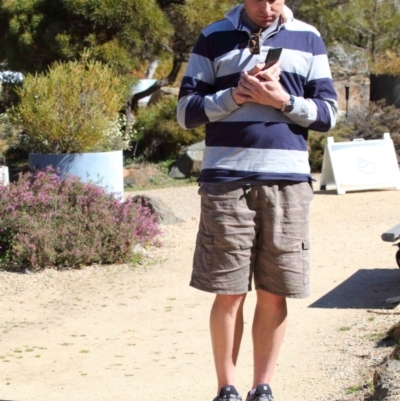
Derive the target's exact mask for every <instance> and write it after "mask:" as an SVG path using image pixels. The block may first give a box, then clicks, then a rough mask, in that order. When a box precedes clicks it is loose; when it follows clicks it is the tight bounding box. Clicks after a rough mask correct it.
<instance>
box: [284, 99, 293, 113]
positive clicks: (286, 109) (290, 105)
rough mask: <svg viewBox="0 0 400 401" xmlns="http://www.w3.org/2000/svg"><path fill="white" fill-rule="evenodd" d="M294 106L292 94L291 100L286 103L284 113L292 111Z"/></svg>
mask: <svg viewBox="0 0 400 401" xmlns="http://www.w3.org/2000/svg"><path fill="white" fill-rule="evenodd" d="M293 108H294V97H293V96H292V95H290V100H289V103H286V104H285V107H284V108H283V112H284V113H290V112H291V111H292V110H293Z"/></svg>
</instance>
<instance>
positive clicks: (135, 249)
mask: <svg viewBox="0 0 400 401" xmlns="http://www.w3.org/2000/svg"><path fill="white" fill-rule="evenodd" d="M132 252H133V253H135V254H136V255H139V256H142V257H146V256H147V254H148V252H147V251H146V249H145V247H144V246H142V245H140V244H136V245H135V246H134V247H133V248H132Z"/></svg>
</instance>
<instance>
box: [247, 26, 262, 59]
mask: <svg viewBox="0 0 400 401" xmlns="http://www.w3.org/2000/svg"><path fill="white" fill-rule="evenodd" d="M261 31H262V30H261V29H260V31H259V32H255V33H252V34H251V36H250V40H249V51H250V53H251V54H260V51H261V46H260V35H261Z"/></svg>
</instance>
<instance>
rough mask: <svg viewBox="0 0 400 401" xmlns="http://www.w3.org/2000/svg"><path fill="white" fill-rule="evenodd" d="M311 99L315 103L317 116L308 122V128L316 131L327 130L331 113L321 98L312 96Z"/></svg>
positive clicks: (329, 126) (329, 125)
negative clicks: (310, 122) (311, 121)
mask: <svg viewBox="0 0 400 401" xmlns="http://www.w3.org/2000/svg"><path fill="white" fill-rule="evenodd" d="M313 101H314V102H315V103H316V104H317V108H318V116H317V120H316V121H314V122H313V123H312V124H310V125H309V127H308V128H309V129H310V130H314V131H318V132H328V131H329V130H330V128H331V124H330V121H331V115H330V113H329V109H328V106H327V104H326V103H325V102H324V101H323V100H319V99H315V98H314V99H313Z"/></svg>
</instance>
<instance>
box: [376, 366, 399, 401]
mask: <svg viewBox="0 0 400 401" xmlns="http://www.w3.org/2000/svg"><path fill="white" fill-rule="evenodd" d="M373 384H374V389H375V391H374V396H373V399H374V400H377V401H382V400H388V401H392V400H393V401H394V400H398V399H399V398H397V397H400V361H398V360H390V359H389V360H387V361H385V362H384V363H382V364H381V365H380V366H378V368H377V369H376V370H375V374H374V380H373Z"/></svg>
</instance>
